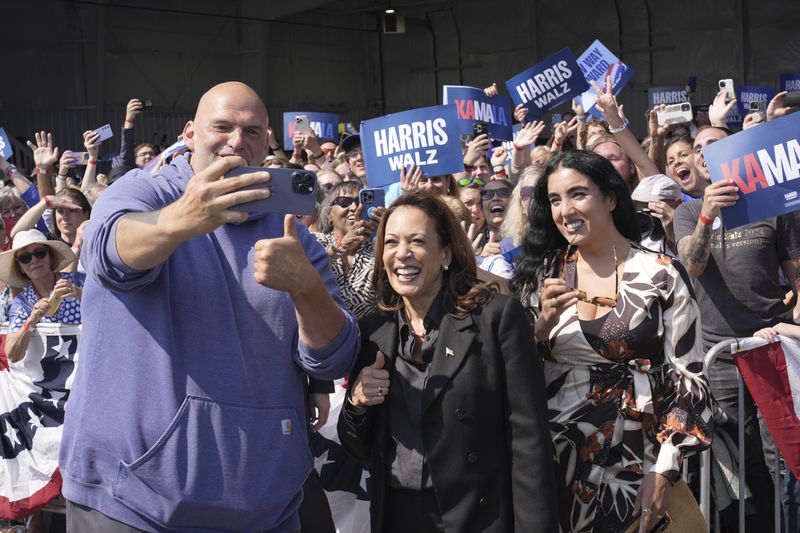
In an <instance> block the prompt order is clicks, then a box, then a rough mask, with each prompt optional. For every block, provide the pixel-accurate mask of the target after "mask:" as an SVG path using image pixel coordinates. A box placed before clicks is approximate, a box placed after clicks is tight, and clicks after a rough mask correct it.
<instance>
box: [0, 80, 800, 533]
mask: <svg viewBox="0 0 800 533" xmlns="http://www.w3.org/2000/svg"><path fill="white" fill-rule="evenodd" d="M594 89H595V91H596V93H597V105H596V108H597V109H598V111H599V112H600V113H601V114H602V116H603V120H602V121H601V120H598V119H594V118H591V116H590V115H589V114H587V113H586V112H585V111H584V110H583V109H582V107H581V106H580V105H579V104H577V103H573V106H572V113H567V114H565V115H564V120H563V121H562V122H560V123H558V124H555V125H554V126H553V128H552V131H551V132H548V131H547V128H546V126H545V124H544V123H543V122H541V121H536V120H533V121H528V120H526V119H527V110H526V109H525V108H524V107H523V106H517V108H516V109H515V110H514V118H515V120H516V121H517V122H519V123H520V124H521V128H520V131H519V134H518V135H517V136H516V137H515V140H514V142H513V150H511V149H509V150H506V149H505V148H503V147H493V144H492V143H491V140H490V139H489V137H488V136H487V135H486V134H482V135H477V136H475V137H474V138H471V139H469V140H468V141H467V140H465V141H464V150H463V162H464V170H463V172H458V173H454V174H448V175H444V176H430V175H426V174H425V172H424V169H423V168H422V167H414V166H411V167H409V168H403V169H401V170H400V172H399V173H398V176H397V181H396V183H394V184H392V185H391V186H388V187H386V188H385V198H386V201H385V206H384V207H381V208H379V209H376V210H374V211H371V212H370V213H369V216H362V215H365V213H364V212H363V210H364V209H365V206H364V205H361V202H360V195H359V192H360V191H361V190H362V189H364V188H365V187H369V186H370V184H369V182H370V176H369V172H368V169H367V168H366V166H365V163H364V154H363V151H362V146H361V139H360V137H359V134H358V133H351V134H349V135H347V136H344V137H343V138H341V139H330V138H317V136H316V134H315V133H314V131H313V130H312V131H311V132H310V133H302V132H299V131H298V132H297V133H295V135H294V138H293V139H292V140H293V146H294V149H293V151H292V152H291V153H287V152H286V151H284V150H283V149H282V148H281V146H282V145H281V143H280V142H279V140H278V138H277V136H276V133H275V131H274V130H273V128H272V127H271V126H270V122H269V118H268V114H267V109H266V106H265V105H264V103H263V102H262V100H261V99H260V97H259V96H258V95H257V94H256V93H255V92H254V91H253V90H252V89H251V88H250V87H248V86H246V85H244V84H242V83H238V82H228V83H223V84H220V85H217V86H215V87H213V88H211V89H210V90H209V91H208V92H206V93H205V94H204V95H203V96H202V98H201V99H200V101H199V103H198V107H197V111H196V113H195V116H194V118H193V120H191V121H189V122H188V123H187V124H186V126H185V128H184V130H183V132H181V137H180V138H181V139H182V141H183V142H184V143H185V145H186V150H185V151H184V152H179V153H177V154H175V155H174V156H173V157H171V158H162V159H161V160H160V161H159V163H158V165H157V166H156V167H155V168H149V167H150V166H152V164H151V162H152V160H153V159H154V158H157V157H158V154H159V151H160V149H162V148H163V147H155V146H152V145H150V144H139V145H136V144H135V136H136V134H135V132H136V129H135V122H136V117H137V115H138V114H139V113H140V112H141V109H142V102H140V101H139V100H137V99H133V100H131V101H130V102H129V104H128V106H127V110H126V116H125V122H124V124H123V130H122V132H123V134H122V140H121V146H120V150H119V154H118V156H117V157H115V158H114V159H113V163H112V166H111V168H109V169H98V161H99V150H100V143H99V142H98V135H97V133H96V132H93V131H86V132H85V133H84V135H83V137H84V144H85V148H86V151H87V153H88V160H86V161H85V166H84V165H82V164H81V162H80V161H78V156H77V155H76V154H74V153H72V152H66V151H65V152H64V153H59V150H58V148H56V147H55V142H54V139H53V138H52V136H51V135H50V134H48V133H47V132H46V131H41V132H38V133H36V134H35V136H34V139H33V140H32V141H30V142H29V143H28V144H29V147H30V148H31V150H32V151H33V157H34V162H35V165H36V167H35V168H34V169H31V171H30V172H27V173H26V172H23V171H22V170H20V169H17V168H16V167H15V166H14V165H12V164H11V163H9V162H8V161H6V160H5V159H2V158H0V173H2V175H3V176H4V178H5V181H6V183H7V185H6V186H5V187H4V188H3V190H2V191H0V213H1V214H2V225H1V226H2V227H0V237H2V242H3V248H4V250H5V251H4V252H3V253H2V254H0V280H1V281H2V283H3V284H4V290H3V292H2V293H1V294H0V315H2V317H1V318H4V319H5V320H7V321H8V338H7V341H6V345H5V350H6V354H7V356H8V359H9V361H11V362H12V363H15V362H18V361H20V360H23V359H24V357H25V351H26V348H27V346H28V342H29V340H30V336H31V333H32V331H35V328H36V326H37V324H38V323H40V322H56V323H67V324H82V333H81V341H80V362H79V365H78V371H77V375H76V378H75V380H74V383H73V386H72V390H71V393H70V399H69V404H68V407H67V409H66V419H65V421H64V433H63V441H62V444H61V450H60V470H61V476H62V477H63V495H64V498H65V499H66V502H67V504H66V514H67V528H68V530H69V531H73V532H126V533H127V532H133V531H275V532H289V531H300V530H302V531H314V532H316V531H320V532H327V531H334V530H335V528H336V524H335V523H334V520H333V519H332V518H331V510H330V508H329V507H328V505H327V502H326V500H325V497H324V493H323V488H322V486H321V485H320V482H319V479H317V477H316V476H315V473H314V472H311V471H312V459H311V454H310V452H309V447H308V442H307V437H308V433H309V432H312V431H316V430H319V429H320V428H321V427H322V426H324V425H325V424H326V422H327V423H329V424H334V425H336V426H337V430H338V435H339V439H340V440H341V444H342V445H343V446H344V448H345V449H346V450H347V452H348V454H350V456H351V457H352V458H353V459H354V460H357V461H359V462H361V463H363V464H364V465H366V466H365V468H368V470H369V474H370V478H369V479H370V481H369V487H368V493H369V498H370V513H369V517H368V518H366V517H365V519H368V520H369V521H370V526H369V527H370V530H371V531H373V532H375V533H378V532H400V531H402V532H407V531H415V532H440V531H448V532H462V531H496V532H508V531H525V532H528V531H542V532H545V531H554V532H555V531H563V532H597V533H602V532H622V531H638V532H639V533H645V532H646V531H650V530H651V529H652V528H655V527H660V526H663V525H664V524H665V522H664V521H665V520H669V518H668V517H669V510H670V508H671V505H672V504H673V503H674V501H676V500H677V499H678V498H684V497H685V495H686V494H690V492H689V491H690V488H687V482H689V485H690V486H691V489H694V490H696V488H697V487H696V479H692V478H690V479H685V478H684V470H685V469H684V463H686V462H687V458H689V457H691V456H693V455H696V454H697V453H698V452H700V451H702V450H704V449H706V448H708V447H709V446H710V445H711V442H712V440H713V439H714V438H715V436H716V435H718V434H720V433H722V432H724V433H725V434H727V435H729V436H730V438H728V439H726V442H728V443H735V442H736V436H737V432H738V428H739V426H740V425H744V427H745V435H746V479H745V480H739V481H741V482H742V483H743V484H744V483H746V486H747V487H748V490H747V494H749V497H748V514H747V527H748V529H749V528H751V527H759V528H763V529H765V530H770V531H771V530H772V528H773V527H774V525H775V524H774V520H775V515H774V513H773V507H772V501H773V496H774V493H775V491H776V490H784V491H785V493H784V516H783V517H781V518H780V519H781V520H783V522H784V526H785V530H786V531H797V530H798V529H796V528H797V524H798V518H799V517H800V511H798V504H799V503H800V493H797V492H795V490H794V488H793V487H794V478H793V476H792V475H791V473H790V472H788V471H787V472H785V473H784V478H785V487H775V486H774V484H773V481H772V475H771V473H770V468H774V467H773V466H772V464H773V463H772V462H771V461H769V460H768V458H770V457H772V456H773V455H774V453H775V450H774V445H773V444H772V443H771V439H770V437H769V434H768V432H767V431H766V429H765V428H764V427H760V424H759V419H758V417H757V409H756V406H755V404H754V402H753V400H752V398H751V397H750V396H749V394H746V395H745V398H744V400H745V404H746V405H745V406H744V412H745V419H744V420H740V419H739V416H738V396H737V375H736V369H735V367H734V364H733V362H732V358H731V355H730V353H727V354H724V355H723V356H721V357H719V358H718V360H717V362H716V363H715V364H714V366H712V367H711V368H704V366H703V360H704V355H705V353H706V352H707V351H708V350H709V349H710V348H711V346H713V345H714V344H716V343H717V342H718V341H721V340H724V339H728V338H733V337H740V338H741V337H750V336H753V335H757V336H761V337H763V338H764V339H766V340H768V341H770V342H771V341H773V340H775V336H776V335H784V336H795V337H800V334H798V330H799V329H800V328H798V327H797V326H794V325H792V323H793V322H800V303H798V298H797V292H798V285H799V282H798V280H800V214H799V213H790V214H787V215H782V216H779V217H773V218H769V219H766V220H763V221H760V222H756V223H753V224H748V225H746V226H743V227H740V228H737V229H736V230H735V231H733V230H728V229H726V228H725V224H724V220H723V218H722V216H721V209H722V208H725V207H729V206H732V205H734V204H735V203H736V201H737V200H738V189H737V187H736V185H735V184H734V182H733V181H731V180H720V181H716V182H714V183H711V179H710V175H709V170H708V168H707V165H706V162H705V160H704V157H703V149H704V148H705V147H706V146H708V145H709V144H711V143H713V142H715V141H718V140H720V139H723V138H725V137H727V136H729V135H731V134H732V132H731V131H730V130H729V129H728V128H727V123H726V118H727V115H728V114H729V112H730V111H731V109H732V108H733V106H734V105H736V101H735V100H730V99H728V98H726V94H725V93H724V92H723V91H721V92H720V93H719V94H718V95H717V96H716V97H715V99H714V102H713V104H711V106H710V108H709V113H708V122H707V123H704V121H703V120H700V119H699V118H698V119H696V120H695V121H693V122H691V123H685V124H678V125H673V126H669V127H663V126H659V124H658V121H657V111H658V107H659V106H657V107H656V108H654V109H652V110H650V111H649V114H648V119H649V120H648V135H647V137H646V139H644V140H643V141H640V140H639V139H637V138H636V136H635V135H634V134H633V133H632V132H631V131H630V129H629V128H628V120H627V119H626V117H625V115H624V111H623V107H622V106H621V105H618V103H617V99H616V97H615V96H613V94H612V91H611V83H610V80H609V81H608V84H607V85H606V86H605V87H599V86H597V85H595V87H594ZM485 91H486V94H487V95H490V96H491V95H494V94H496V92H497V88H496V86H495V85H492V86H490V87H488V88H486V89H485ZM785 94H786V93H778V95H777V96H776V97H775V98H774V99H773V100H772V101H771V102H770V103H769V106H768V107H767V109H766V113H765V114H764V115H765V116H764V120H776V119H779V118H781V117H782V116H784V115H786V114H787V113H790V112H792V111H794V110H793V109H792V108H789V107H785V106H784V105H783V97H784V96H785ZM759 124H760V122H759V121H757V120H756V119H755V118H754V117H747V118H746V119H745V121H744V127H745V128H757V127H759ZM509 152H511V153H509ZM148 164H150V165H148ZM245 165H246V166H250V167H260V169H258V168H256V169H252V170H251V171H248V172H247V173H244V174H240V175H238V176H236V177H230V178H225V175H226V174H228V173H229V172H230V171H231V170H233V169H235V168H238V167H241V166H245ZM145 167H148V169H147V170H145ZM274 168H292V169H298V170H303V169H304V170H309V171H314V172H316V177H317V181H316V185H317V187H316V190H315V194H316V210H315V212H314V213H313V214H303V215H295V214H284V213H282V212H281V209H280V208H278V207H276V208H275V209H273V210H271V211H272V212H270V213H266V214H264V213H262V214H253V213H250V214H248V213H247V212H246V211H240V210H234V209H232V207H234V206H236V205H237V204H242V203H247V202H251V201H261V200H265V199H269V197H270V189H269V187H268V185H269V180H270V179H271V176H270V174H269V170H270V169H274ZM99 170H103V171H104V172H102V173H101V172H99ZM28 175H30V176H33V178H34V179H33V181H32V180H31V179H30V178H29V177H28ZM223 178H224V179H223ZM257 185H261V186H260V187H259V186H257ZM253 186H255V187H253ZM276 201H277V200H276ZM278 213H280V214H278ZM342 378H344V380H343V382H342V381H341V380H342ZM334 381H335V382H336V383H342V386H343V387H346V390H347V392H346V401H345V403H344V405H343V407H342V410H341V415H340V417H339V418H338V420H331V421H328V414H329V409H330V401H329V396H328V395H329V393H330V392H332V391H333V390H334V387H333V382H334ZM732 454H733V455H735V452H732ZM768 465H769V466H768ZM689 471H690V472H692V473H695V470H694V468H691V469H689ZM309 472H311V474H309ZM728 481H729V482H730V480H728ZM734 482H735V481H734ZM723 485H724V481H723V482H721V483H720V484H717V485H715V489H716V490H720V487H721V486H723ZM744 493H745V491H742V494H744ZM721 501H723V499H721V498H718V499H717V502H721ZM728 503H730V502H728ZM735 507H736V504H735V502H734V503H732V504H730V505H726V506H721V505H720V506H719V507H718V510H719V511H720V512H721V517H722V524H721V526H722V527H723V529H724V528H727V529H728V530H730V531H736V530H737V528H738V524H737V515H736V510H735ZM28 526H29V531H41V530H42V528H43V526H42V522H41V516H40V515H35V518H34V519H32V520H30V521H29V525H28ZM698 527H700V526H698Z"/></svg>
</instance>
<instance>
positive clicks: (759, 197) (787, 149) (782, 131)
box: [703, 113, 800, 228]
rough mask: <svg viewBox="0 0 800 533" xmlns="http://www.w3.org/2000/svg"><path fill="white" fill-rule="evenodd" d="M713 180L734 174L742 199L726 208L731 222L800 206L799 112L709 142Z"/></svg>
mask: <svg viewBox="0 0 800 533" xmlns="http://www.w3.org/2000/svg"><path fill="white" fill-rule="evenodd" d="M703 157H704V158H705V160H706V165H707V166H708V170H709V172H710V174H711V180H712V181H719V180H721V179H729V180H733V182H734V184H735V185H736V186H737V187H739V201H738V202H736V205H734V206H733V207H725V208H723V209H722V217H723V220H724V222H725V226H726V227H727V228H735V227H737V226H741V225H743V224H749V223H750V222H756V221H758V220H764V219H766V218H770V217H774V216H777V215H782V214H784V213H788V212H790V211H796V210H798V209H800V179H798V178H800V113H793V114H791V115H787V116H785V117H783V118H779V119H777V120H773V121H770V122H767V123H766V124H762V125H760V126H757V127H755V128H749V129H746V130H744V131H742V132H740V133H737V134H735V135H731V136H730V137H728V138H725V139H721V140H719V141H717V142H715V143H713V144H709V145H708V146H706V147H705V148H704V149H703Z"/></svg>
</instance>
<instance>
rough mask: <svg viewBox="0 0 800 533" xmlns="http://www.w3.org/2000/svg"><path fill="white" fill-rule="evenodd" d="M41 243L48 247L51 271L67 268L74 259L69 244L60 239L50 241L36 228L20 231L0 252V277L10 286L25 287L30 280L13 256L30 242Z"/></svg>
mask: <svg viewBox="0 0 800 533" xmlns="http://www.w3.org/2000/svg"><path fill="white" fill-rule="evenodd" d="M36 243H41V244H44V245H45V246H47V247H48V248H50V257H51V264H52V266H53V272H58V271H60V270H63V269H65V268H67V265H69V264H70V263H72V262H73V261H74V260H75V254H74V253H72V250H70V248H69V246H67V245H66V244H65V243H63V242H61V241H51V240H48V239H47V237H45V236H44V233H42V232H41V231H39V230H37V229H29V230H26V231H20V232H19V233H17V235H16V236H15V237H14V244H13V245H12V246H11V249H10V250H9V251H7V252H3V253H1V254H0V279H1V280H3V281H5V282H6V283H8V284H9V285H11V286H12V287H20V288H25V287H27V286H28V285H29V284H30V282H31V280H30V279H29V278H28V277H27V276H24V275H23V274H22V273H21V272H20V270H19V268H17V265H16V262H17V261H16V259H15V256H16V254H17V252H18V251H20V250H21V249H22V248H25V247H26V246H29V245H31V244H36Z"/></svg>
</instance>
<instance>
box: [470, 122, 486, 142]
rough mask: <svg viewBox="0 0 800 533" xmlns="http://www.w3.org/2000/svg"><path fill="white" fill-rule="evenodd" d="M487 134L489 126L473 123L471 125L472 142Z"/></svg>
mask: <svg viewBox="0 0 800 533" xmlns="http://www.w3.org/2000/svg"><path fill="white" fill-rule="evenodd" d="M488 133H489V125H488V124H487V123H485V122H474V123H473V124H472V140H475V137H477V136H479V135H486V134H488Z"/></svg>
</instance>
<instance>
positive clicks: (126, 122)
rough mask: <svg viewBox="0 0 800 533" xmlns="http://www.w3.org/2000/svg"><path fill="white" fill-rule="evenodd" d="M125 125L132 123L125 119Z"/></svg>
mask: <svg viewBox="0 0 800 533" xmlns="http://www.w3.org/2000/svg"><path fill="white" fill-rule="evenodd" d="M125 124H133V121H132V120H128V119H127V118H126V119H125Z"/></svg>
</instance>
